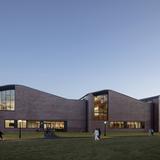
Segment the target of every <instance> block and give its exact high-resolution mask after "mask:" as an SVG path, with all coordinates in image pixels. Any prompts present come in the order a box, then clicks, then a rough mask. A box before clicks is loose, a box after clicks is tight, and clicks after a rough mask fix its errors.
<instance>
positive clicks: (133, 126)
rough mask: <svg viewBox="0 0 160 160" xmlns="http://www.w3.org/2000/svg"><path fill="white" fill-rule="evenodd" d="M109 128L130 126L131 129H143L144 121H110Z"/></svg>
mask: <svg viewBox="0 0 160 160" xmlns="http://www.w3.org/2000/svg"><path fill="white" fill-rule="evenodd" d="M110 128H131V129H144V128H145V123H144V122H137V121H135V122H127V121H120V122H118V121H117V122H110Z"/></svg>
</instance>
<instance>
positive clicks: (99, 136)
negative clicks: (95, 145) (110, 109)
mask: <svg viewBox="0 0 160 160" xmlns="http://www.w3.org/2000/svg"><path fill="white" fill-rule="evenodd" d="M98 132H99V135H98V138H99V139H101V129H100V128H98Z"/></svg>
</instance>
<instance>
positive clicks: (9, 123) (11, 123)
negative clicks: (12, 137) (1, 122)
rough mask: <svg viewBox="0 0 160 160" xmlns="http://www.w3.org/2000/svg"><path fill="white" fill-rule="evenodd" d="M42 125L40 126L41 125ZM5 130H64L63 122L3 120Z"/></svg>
mask: <svg viewBox="0 0 160 160" xmlns="http://www.w3.org/2000/svg"><path fill="white" fill-rule="evenodd" d="M41 123H42V125H41ZM5 128H35V129H39V128H43V129H46V128H54V129H57V130H64V129H65V122H64V121H37V120H5Z"/></svg>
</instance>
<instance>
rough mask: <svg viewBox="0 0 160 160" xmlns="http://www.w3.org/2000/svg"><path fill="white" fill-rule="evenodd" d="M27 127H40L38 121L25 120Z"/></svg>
mask: <svg viewBox="0 0 160 160" xmlns="http://www.w3.org/2000/svg"><path fill="white" fill-rule="evenodd" d="M27 128H40V121H27Z"/></svg>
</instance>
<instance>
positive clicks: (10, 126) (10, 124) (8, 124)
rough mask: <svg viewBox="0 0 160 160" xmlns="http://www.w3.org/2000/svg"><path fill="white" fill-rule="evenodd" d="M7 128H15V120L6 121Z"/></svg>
mask: <svg viewBox="0 0 160 160" xmlns="http://www.w3.org/2000/svg"><path fill="white" fill-rule="evenodd" d="M5 128H15V120H5Z"/></svg>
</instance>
